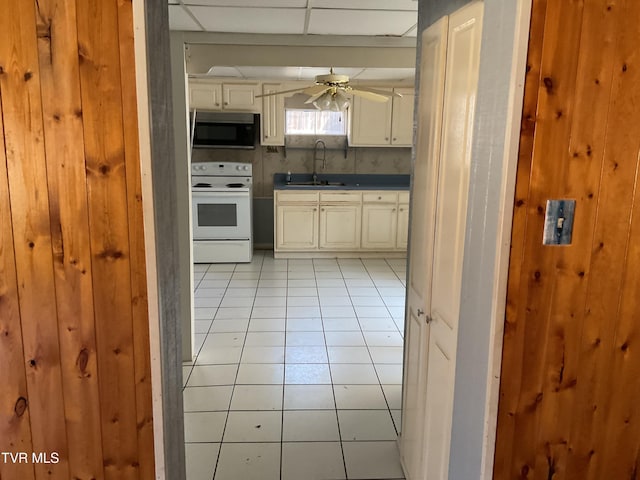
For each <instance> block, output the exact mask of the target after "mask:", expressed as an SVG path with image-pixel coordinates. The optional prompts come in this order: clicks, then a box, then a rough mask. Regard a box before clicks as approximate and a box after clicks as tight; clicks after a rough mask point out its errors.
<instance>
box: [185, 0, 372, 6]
mask: <svg viewBox="0 0 640 480" xmlns="http://www.w3.org/2000/svg"><path fill="white" fill-rule="evenodd" d="M382 1H384V0H382ZM183 3H184V4H185V5H207V6H210V7H262V8H270V7H293V8H296V7H298V8H306V6H307V0H184V1H183Z"/></svg>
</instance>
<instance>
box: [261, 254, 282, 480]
mask: <svg viewBox="0 0 640 480" xmlns="http://www.w3.org/2000/svg"><path fill="white" fill-rule="evenodd" d="M285 262H286V266H287V268H286V270H285V297H284V299H285V300H284V342H283V343H284V348H283V352H284V358H283V359H282V406H281V407H280V480H282V465H283V462H282V457H283V450H284V388H285V384H286V383H285V382H286V375H287V320H288V315H287V308H288V306H289V260H285ZM260 276H262V270H261V271H260ZM256 294H257V292H256Z"/></svg>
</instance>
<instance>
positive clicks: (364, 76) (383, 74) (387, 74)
mask: <svg viewBox="0 0 640 480" xmlns="http://www.w3.org/2000/svg"><path fill="white" fill-rule="evenodd" d="M415 72H416V70H415V68H365V69H364V70H363V72H362V73H361V74H360V75H358V76H354V77H353V78H357V79H358V80H406V79H409V78H413V77H415Z"/></svg>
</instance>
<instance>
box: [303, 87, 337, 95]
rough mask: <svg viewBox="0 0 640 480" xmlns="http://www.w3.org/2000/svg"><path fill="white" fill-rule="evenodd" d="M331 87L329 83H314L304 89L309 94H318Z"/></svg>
mask: <svg viewBox="0 0 640 480" xmlns="http://www.w3.org/2000/svg"><path fill="white" fill-rule="evenodd" d="M329 88H331V87H330V86H328V85H323V84H320V85H312V86H310V87H307V88H305V89H304V93H306V94H307V95H316V94H317V93H324V92H325V91H326V90H327V89H329Z"/></svg>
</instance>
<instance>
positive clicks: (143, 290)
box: [118, 0, 155, 478]
mask: <svg viewBox="0 0 640 480" xmlns="http://www.w3.org/2000/svg"><path fill="white" fill-rule="evenodd" d="M130 5H131V4H130V2H129V1H127V0H118V25H119V42H120V76H121V79H122V80H121V83H122V105H123V109H124V112H123V127H124V149H125V162H126V169H127V200H128V213H129V241H130V245H131V246H130V255H131V266H132V268H131V289H132V291H131V295H132V296H131V305H132V316H133V344H134V363H135V385H136V401H137V403H138V408H137V412H138V416H137V425H138V449H139V465H140V476H141V478H152V477H153V475H154V472H155V469H154V468H155V467H154V456H153V452H152V451H151V450H149V449H148V448H146V446H147V445H149V444H151V443H153V416H152V415H151V411H152V405H151V375H150V372H151V365H150V362H151V357H150V353H149V352H150V345H149V323H148V321H147V317H148V314H147V312H148V301H147V279H146V260H145V244H144V240H145V239H144V229H143V227H144V219H143V216H142V181H141V178H140V175H141V172H140V156H139V139H138V118H137V115H136V102H137V95H136V69H135V59H134V43H133V42H134V39H133V31H134V30H133V12H132V10H131V8H130Z"/></svg>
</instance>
